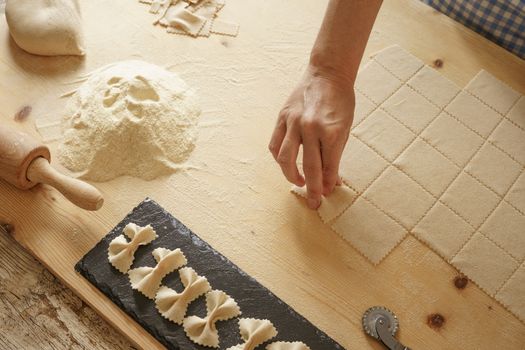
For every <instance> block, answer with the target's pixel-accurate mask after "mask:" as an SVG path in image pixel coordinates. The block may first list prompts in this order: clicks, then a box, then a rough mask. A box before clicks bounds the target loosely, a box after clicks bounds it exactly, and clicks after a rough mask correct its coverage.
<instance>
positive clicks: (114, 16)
mask: <svg viewBox="0 0 525 350" xmlns="http://www.w3.org/2000/svg"><path fill="white" fill-rule="evenodd" d="M325 4H326V2H325V1H315V0H312V1H304V0H294V1H286V2H283V1H278V0H267V1H257V0H229V1H228V3H227V6H226V7H225V8H224V13H223V14H222V16H223V18H224V19H231V20H234V21H237V22H238V23H240V25H241V31H240V35H239V36H238V37H237V38H227V37H220V36H215V37H211V38H208V39H199V40H195V39H192V38H188V37H182V36H172V35H168V34H167V33H165V31H164V30H162V29H160V28H156V27H153V26H151V22H152V20H153V17H152V16H151V15H150V14H149V13H147V7H145V6H144V5H142V4H139V3H138V2H135V1H129V0H115V1H102V0H93V1H89V2H88V1H86V2H83V3H82V7H83V17H84V30H85V33H86V35H87V45H88V50H87V52H88V55H87V57H86V58H85V59H79V58H74V57H66V58H64V57H62V58H42V57H34V56H31V55H28V54H26V53H24V52H22V51H21V50H20V49H18V48H17V47H16V46H15V45H14V43H13V42H12V41H11V40H9V38H8V34H7V26H6V24H5V23H4V21H0V22H2V23H0V77H1V78H0V92H1V93H0V106H2V109H1V110H0V119H1V120H2V122H7V123H13V124H18V125H16V126H18V127H20V128H24V129H26V131H29V132H33V133H35V130H34V127H33V125H32V124H33V123H32V121H34V120H35V118H41V119H40V120H44V119H50V118H51V117H52V116H54V115H58V116H60V113H63V112H62V110H63V107H64V104H65V102H66V101H65V100H64V99H60V98H58V96H60V95H61V94H62V93H64V92H67V91H68V90H70V89H71V88H72V87H74V85H71V84H70V82H71V81H73V80H75V79H76V78H77V77H78V76H80V75H82V74H83V73H86V72H89V71H91V70H93V69H94V68H97V67H100V66H102V65H104V64H108V63H111V62H113V61H116V60H122V59H130V58H133V59H143V60H146V61H151V62H154V63H157V64H159V65H166V66H170V68H171V69H172V70H173V71H176V72H178V73H179V74H180V75H181V77H182V78H183V79H184V80H186V81H187V82H188V83H189V84H190V85H191V86H193V87H195V88H196V89H198V92H199V96H200V99H201V105H202V108H203V114H202V117H201V124H200V131H199V133H200V134H199V140H198V144H197V148H196V150H195V151H194V153H193V155H192V157H191V159H190V163H191V164H192V165H193V166H194V169H193V170H188V171H185V172H179V173H177V174H175V175H173V176H171V177H165V178H160V179H157V180H154V181H150V182H146V181H142V180H139V179H133V178H120V179H117V180H114V181H111V182H107V183H102V184H97V186H98V187H99V188H100V189H101V190H102V191H103V193H104V195H105V197H106V204H105V206H104V207H103V209H102V210H101V211H99V212H97V213H88V212H84V211H82V210H80V209H78V208H75V207H74V206H73V205H71V204H70V203H68V202H67V201H66V200H65V199H64V198H63V197H62V196H60V194H58V193H57V192H56V191H55V190H53V189H51V188H49V187H45V186H39V187H37V188H34V189H32V190H31V191H27V192H22V191H19V190H17V189H15V188H13V187H11V186H9V185H8V184H6V183H3V182H0V200H1V205H0V221H1V222H3V223H9V224H10V225H12V227H13V228H14V229H13V230H12V236H13V237H14V238H15V239H16V240H17V241H18V242H19V243H20V244H21V245H22V246H23V247H25V248H26V249H27V250H28V251H29V252H30V253H31V254H32V255H33V256H35V257H36V258H37V259H38V260H39V261H40V262H42V263H43V264H44V265H45V266H46V267H47V268H48V269H49V270H50V271H51V272H52V273H53V274H54V275H56V276H57V277H58V278H59V279H60V280H61V281H62V282H63V283H64V284H65V285H66V286H68V287H70V288H71V290H72V291H73V292H74V293H76V294H77V295H79V296H80V297H81V298H82V299H83V300H84V301H85V302H86V303H87V304H89V305H90V306H91V307H93V308H94V309H95V310H96V311H97V312H99V313H100V314H101V316H102V317H103V318H104V319H105V320H107V321H108V322H109V323H110V324H111V325H113V326H114V327H115V328H116V329H117V330H119V331H120V332H122V333H123V334H124V335H125V336H127V337H128V338H129V340H130V341H131V342H133V343H134V344H135V345H136V346H139V347H142V348H147V349H154V348H157V347H159V344H158V343H157V342H156V341H155V340H154V339H153V338H151V337H150V336H149V335H148V334H147V333H145V331H144V330H142V329H141V328H140V327H139V326H138V325H137V324H135V323H134V322H133V321H131V319H130V318H128V317H127V316H126V315H125V314H123V313H122V312H121V311H120V310H119V309H118V308H117V307H115V306H114V305H113V304H112V303H111V302H109V301H108V300H107V299H105V298H104V297H103V296H102V294H101V293H99V292H98V291H97V290H96V289H95V288H93V287H92V286H91V285H90V284H89V283H87V282H86V281H84V280H83V279H82V278H81V277H79V276H78V275H77V274H76V273H75V272H74V271H73V265H74V263H75V262H76V261H78V260H79V259H80V258H81V256H82V255H83V254H84V253H86V252H87V251H88V250H89V249H90V248H91V247H92V246H93V245H94V244H95V243H96V242H97V241H98V240H99V239H100V238H101V237H102V236H103V235H104V234H105V233H106V232H107V231H109V230H110V229H111V228H112V227H113V226H114V225H115V224H116V223H117V222H119V221H120V220H121V219H122V217H123V216H124V215H125V214H126V213H127V212H128V211H129V210H130V209H131V208H132V207H133V206H134V205H136V204H137V203H138V202H140V201H141V200H142V199H143V198H144V197H146V196H150V197H152V198H154V199H155V200H156V201H158V202H159V203H160V204H161V205H163V206H164V207H165V208H166V209H167V210H169V211H170V212H171V213H173V214H174V215H175V216H176V217H178V218H179V219H180V220H181V221H183V222H184V223H185V224H186V225H188V226H189V227H190V228H191V229H193V230H194V231H195V232H196V233H197V234H199V235H200V236H201V237H202V238H203V239H205V240H206V241H208V242H209V243H210V244H211V245H212V246H214V247H215V248H216V249H217V250H219V251H220V252H221V253H223V254H224V255H226V256H227V257H228V258H230V259H231V260H232V261H233V262H234V263H236V264H237V265H239V266H240V267H241V268H243V269H244V270H245V271H246V272H248V273H249V274H251V275H252V276H254V277H255V278H256V279H258V280H259V281H260V282H261V283H262V284H264V285H265V286H267V287H268V288H270V289H271V290H272V291H273V292H274V293H275V294H277V295H278V296H279V297H280V298H282V299H283V300H285V301H286V302H287V303H289V304H290V305H291V306H292V307H294V308H295V309H296V310H297V311H298V312H299V313H301V314H302V315H304V316H305V317H306V318H308V319H309V320H310V321H312V322H313V323H314V324H315V325H316V326H318V327H319V328H321V329H322V330H324V331H325V332H327V333H328V334H329V335H330V336H332V337H333V338H334V339H336V340H337V341H339V342H340V343H341V344H342V345H343V346H345V347H346V348H352V349H369V348H370V349H380V348H381V347H380V346H379V345H378V344H377V343H375V342H374V341H372V340H370V339H369V338H367V337H366V336H365V335H364V334H363V332H362V330H361V323H360V317H361V315H362V313H363V311H364V310H365V309H366V308H368V307H369V306H372V305H376V304H379V305H385V306H387V307H389V308H391V309H393V310H394V311H395V312H396V313H397V315H398V316H399V319H400V321H401V331H400V333H399V337H400V339H401V340H402V341H403V342H404V343H406V344H407V345H409V346H411V347H412V348H414V349H457V348H463V349H492V348H501V349H521V348H523V344H525V325H524V324H523V323H521V322H520V321H519V320H518V319H517V318H516V317H514V316H513V315H512V314H510V313H509V312H508V311H506V310H505V309H504V308H503V307H502V306H501V305H500V304H498V303H497V302H496V301H494V300H493V299H491V298H490V297H488V296H487V295H486V294H484V293H483V292H482V291H481V290H480V289H479V288H477V287H476V286H475V285H474V284H473V283H468V284H467V286H466V287H465V288H463V289H458V288H456V287H455V286H454V283H453V280H454V278H455V277H456V275H457V272H456V271H455V270H454V268H452V267H451V266H449V265H448V264H447V263H446V262H444V261H443V260H442V259H441V258H439V257H438V256H437V255H436V254H435V253H433V252H432V251H430V250H429V249H428V248H427V247H426V246H424V245H423V244H421V243H420V242H419V241H417V240H416V239H415V238H413V237H412V236H408V237H407V238H406V239H405V240H404V241H403V242H402V243H401V245H400V246H399V247H398V248H397V249H395V251H394V252H393V253H391V255H390V256H388V257H387V258H386V259H385V260H384V261H383V262H382V263H381V264H380V265H379V266H377V267H374V266H372V265H371V264H370V263H369V262H368V261H367V260H365V259H364V258H363V257H362V256H361V255H360V254H359V253H358V252H357V251H355V250H354V249H353V248H351V247H350V246H349V245H348V244H347V243H345V242H344V241H343V240H342V239H341V238H339V237H338V236H337V235H336V234H335V233H333V232H332V231H330V229H329V228H327V227H326V226H324V225H323V224H322V223H321V222H320V220H319V218H318V217H317V215H316V213H315V212H312V211H309V210H307V209H306V208H305V206H304V205H303V204H302V203H301V202H300V201H299V200H298V199H297V198H295V197H294V196H292V195H291V194H290V193H289V192H288V189H289V184H287V183H286V182H285V181H284V178H283V177H282V175H281V174H280V171H279V169H278V167H277V165H276V164H274V162H273V160H272V158H271V156H270V154H269V153H268V151H267V149H266V144H267V142H268V139H269V136H270V134H271V131H272V128H273V124H274V120H275V116H276V114H277V113H278V111H279V108H280V106H281V104H282V103H283V101H284V99H285V98H286V97H287V94H288V93H289V92H290V90H291V89H292V88H293V85H294V83H295V82H296V81H297V79H298V78H299V76H300V74H301V71H302V70H303V69H304V67H305V64H306V62H307V58H308V52H309V50H310V48H311V45H312V42H313V40H314V38H315V35H316V32H317V29H318V27H319V24H320V21H321V19H322V14H323V10H324V7H325ZM391 44H399V45H401V46H403V47H404V48H406V49H407V50H409V51H410V52H412V53H413V54H415V55H417V56H418V57H420V58H421V59H423V60H424V61H425V62H426V63H427V64H430V65H432V64H433V62H435V61H436V60H437V59H440V60H441V61H442V62H443V65H442V67H441V68H440V70H441V71H442V73H443V74H444V75H445V76H447V77H448V78H450V79H451V80H453V81H455V82H456V83H457V84H459V85H460V86H464V85H465V84H466V83H467V82H468V81H469V80H470V79H471V78H472V77H473V76H474V75H475V73H476V72H477V71H478V70H479V69H482V68H483V69H486V70H488V71H490V72H491V73H492V74H494V75H495V76H497V77H498V78H499V79H501V80H504V81H506V82H507V83H508V84H509V85H511V86H513V87H514V88H515V89H516V90H518V91H520V92H521V93H525V79H523V76H524V75H525V63H524V61H522V60H520V59H518V58H517V57H515V56H513V55H511V54H510V53H508V52H506V51H504V50H503V49H501V48H499V47H497V46H496V45H494V44H492V43H490V42H488V41H487V40H485V39H483V38H481V37H480V36H478V35H476V34H474V33H473V32H471V31H469V30H467V29H465V28H463V27H462V26H461V25H459V24H457V23H455V22H453V21H452V20H450V19H449V18H447V17H445V16H443V15H441V14H438V13H437V12H436V11H434V10H432V9H431V8H429V7H427V6H425V5H423V4H421V3H420V2H418V1H414V0H390V1H386V2H385V4H384V5H383V8H382V10H381V13H380V15H379V18H378V21H377V23H376V25H375V27H374V30H373V33H372V37H371V39H370V42H369V45H368V48H367V54H370V53H373V52H375V51H377V50H378V49H381V48H383V47H386V46H388V45H391ZM26 105H30V106H31V107H32V108H33V112H32V114H31V116H30V119H29V120H27V121H25V122H23V123H14V122H13V121H12V120H13V116H14V115H15V114H16V113H17V111H19V110H20V109H21V108H22V107H23V106H26ZM51 146H52V148H53V149H54V147H55V146H56V144H53V145H51ZM55 166H58V167H59V165H57V164H55ZM4 242H5V243H4ZM2 244H5V246H6V248H4V249H7V250H9V249H10V248H9V246H10V245H12V244H13V243H12V241H11V240H9V239H6V240H3V243H2ZM12 249H16V248H12ZM16 256H17V255H16V254H14V255H9V257H13V258H15V257H16ZM13 264H16V263H15V262H13ZM32 268H33V267H32V265H31V264H30V263H27V264H24V265H23V267H22V268H21V271H23V270H26V269H27V270H30V269H32ZM0 298H6V297H5V296H4V295H2V294H0ZM42 307H43V308H44V307H45V306H44V305H43V306H42ZM12 312H14V313H16V312H19V311H16V310H14V311H12ZM436 314H439V315H441V316H442V319H441V320H442V321H443V322H436V320H438V321H439V317H431V316H432V315H434V316H435V315H436ZM432 320H434V322H432ZM71 323H72V324H73V323H74V322H71ZM24 327H25V326H21V331H24V330H25V329H26V328H24ZM28 327H30V326H28ZM66 327H75V326H74V325H71V326H69V325H67V324H66ZM101 332H103V333H102V334H101V335H100V337H99V338H98V339H101V338H103V337H105V336H106V334H105V330H103V331H101ZM96 338H97V337H96V336H94V339H96ZM35 340H36V338H35ZM0 344H1V343H0ZM100 344H101V345H100V347H101V348H103V347H104V346H108V345H107V344H106V343H103V342H102V341H101V343H100ZM119 346H120V345H119ZM122 346H125V344H124V345H122ZM64 347H67V346H64Z"/></svg>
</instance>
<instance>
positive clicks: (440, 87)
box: [408, 66, 460, 108]
mask: <svg viewBox="0 0 525 350" xmlns="http://www.w3.org/2000/svg"><path fill="white" fill-rule="evenodd" d="M408 85H410V86H411V87H413V88H414V89H416V90H417V91H418V92H419V93H421V94H422V95H423V96H425V97H426V98H428V99H429V100H431V101H432V102H433V103H434V104H436V105H437V106H439V107H440V108H443V107H445V106H446V105H447V104H448V103H449V102H450V101H451V100H452V99H453V98H454V96H456V95H457V94H458V92H459V91H460V88H459V87H458V86H457V85H456V84H454V83H453V82H451V81H450V80H448V79H447V78H445V77H444V76H442V75H441V74H439V73H438V72H436V71H435V70H434V69H432V68H430V67H428V66H424V67H423V68H422V69H421V70H420V71H419V72H418V73H417V74H416V75H415V76H414V77H412V79H410V80H409V81H408Z"/></svg>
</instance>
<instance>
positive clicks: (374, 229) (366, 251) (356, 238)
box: [332, 197, 407, 264]
mask: <svg viewBox="0 0 525 350" xmlns="http://www.w3.org/2000/svg"><path fill="white" fill-rule="evenodd" d="M332 229H333V230H334V231H335V232H337V233H339V234H340V235H341V236H342V237H343V238H344V239H346V240H347V241H349V242H350V243H351V244H352V246H353V247H354V248H356V249H357V250H358V251H359V252H360V253H361V254H363V255H364V256H365V257H367V258H368V259H369V260H370V261H371V262H372V263H374V264H378V263H379V262H380V261H381V260H382V259H383V258H384V257H385V256H386V255H387V254H388V253H389V252H390V251H391V250H392V249H393V248H394V247H396V246H397V245H398V244H399V243H400V242H401V240H402V239H403V238H404V237H405V236H406V234H407V231H406V230H405V229H404V228H403V227H401V226H400V225H399V224H397V223H396V222H395V221H394V220H392V219H391V218H389V217H388V216H387V215H386V214H385V213H383V212H381V211H380V210H379V209H377V208H376V207H375V206H374V205H372V204H371V203H370V202H368V201H367V200H366V199H364V198H363V197H359V198H358V199H357V200H356V201H355V203H354V204H352V205H351V206H350V208H348V209H347V210H346V211H345V212H344V213H343V214H342V215H341V216H340V217H338V218H337V219H336V220H335V221H334V222H333V224H332Z"/></svg>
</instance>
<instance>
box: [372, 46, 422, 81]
mask: <svg viewBox="0 0 525 350" xmlns="http://www.w3.org/2000/svg"><path fill="white" fill-rule="evenodd" d="M374 59H375V60H376V61H377V62H379V64H381V65H382V66H384V67H385V68H386V69H388V70H389V71H390V72H392V74H394V75H395V76H396V77H398V78H399V79H401V80H402V81H407V80H408V79H409V78H410V77H411V76H412V75H414V74H415V73H416V72H417V71H418V70H419V69H420V68H421V67H423V66H424V63H423V61H421V60H420V59H419V58H417V57H416V56H414V55H412V54H410V53H408V52H407V51H405V50H404V49H403V48H402V47H401V46H398V45H394V46H390V47H387V48H386V49H384V50H381V51H379V52H378V53H376V55H375V56H374Z"/></svg>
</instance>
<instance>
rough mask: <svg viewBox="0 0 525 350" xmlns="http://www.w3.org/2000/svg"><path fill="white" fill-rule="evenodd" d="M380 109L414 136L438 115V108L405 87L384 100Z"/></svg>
mask: <svg viewBox="0 0 525 350" xmlns="http://www.w3.org/2000/svg"><path fill="white" fill-rule="evenodd" d="M382 108H384V109H385V110H386V111H387V112H388V113H390V114H391V115H392V116H393V117H394V118H396V119H397V120H398V121H400V122H401V123H403V124H404V125H406V126H407V127H408V128H410V130H412V131H413V132H415V133H416V134H417V133H419V132H421V130H423V129H424V128H425V126H427V125H428V124H429V123H430V121H431V120H432V119H434V118H435V117H436V116H437V115H438V114H439V108H438V107H436V106H434V105H433V104H432V103H430V102H428V100H427V99H426V98H424V97H423V96H421V95H420V94H418V93H417V92H416V91H415V90H413V89H411V88H409V87H408V86H406V85H404V86H403V87H402V88H401V89H399V90H398V91H396V93H395V94H393V95H392V96H391V97H390V98H389V99H388V100H386V101H385V102H384V103H383V105H382Z"/></svg>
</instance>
